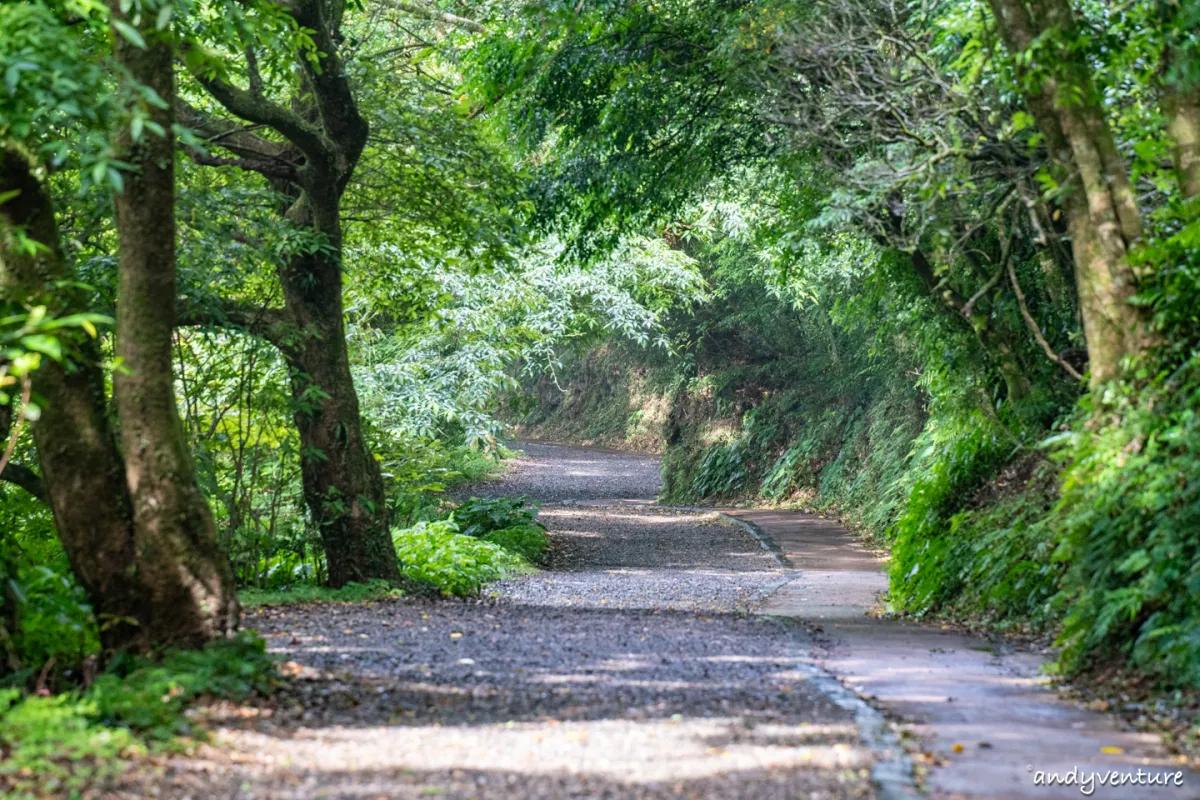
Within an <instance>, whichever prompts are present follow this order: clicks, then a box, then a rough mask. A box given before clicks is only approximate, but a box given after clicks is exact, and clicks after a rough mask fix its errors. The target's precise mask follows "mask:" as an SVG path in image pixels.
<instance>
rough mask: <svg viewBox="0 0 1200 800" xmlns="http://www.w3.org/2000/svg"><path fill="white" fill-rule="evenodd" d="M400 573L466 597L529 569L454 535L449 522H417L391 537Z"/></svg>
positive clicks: (489, 547) (486, 544)
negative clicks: (496, 581)
mask: <svg viewBox="0 0 1200 800" xmlns="http://www.w3.org/2000/svg"><path fill="white" fill-rule="evenodd" d="M392 540H393V541H394V542H395V544H396V554H397V556H399V558H400V571H401V572H402V573H403V574H404V576H405V577H407V578H410V579H412V580H416V581H421V582H423V583H427V584H429V585H431V586H434V587H436V588H437V589H438V590H440V591H441V592H442V593H443V594H447V595H451V596H455V597H468V596H471V595H475V594H478V593H479V590H480V589H481V588H482V587H483V584H485V583H487V582H489V581H495V580H500V579H502V578H504V577H506V576H507V575H509V574H511V573H514V572H521V571H525V570H527V569H528V568H529V567H528V565H527V564H526V563H525V561H524V560H523V559H522V558H521V557H520V556H518V555H516V554H514V553H510V552H508V551H507V550H505V549H504V548H503V547H501V546H499V545H497V544H492V543H491V542H485V541H481V540H480V539H476V538H475V537H473V536H464V535H463V534H461V533H459V532H458V526H457V525H456V524H455V523H454V521H453V520H442V521H440V522H418V523H417V524H416V525H414V526H412V527H411V528H403V529H401V530H397V531H394V532H393V533H392Z"/></svg>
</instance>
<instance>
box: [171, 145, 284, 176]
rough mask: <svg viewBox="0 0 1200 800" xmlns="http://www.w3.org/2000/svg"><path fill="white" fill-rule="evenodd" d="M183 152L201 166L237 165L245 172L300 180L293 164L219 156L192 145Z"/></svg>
mask: <svg viewBox="0 0 1200 800" xmlns="http://www.w3.org/2000/svg"><path fill="white" fill-rule="evenodd" d="M184 152H186V153H187V155H188V158H190V159H191V160H192V161H194V162H196V163H197V164H199V165H201V166H203V167H237V168H238V169H241V170H245V171H247V172H257V173H258V174H260V175H264V176H266V177H268V178H282V179H284V180H288V181H292V182H294V183H298V182H299V181H300V171H299V170H298V169H297V168H296V166H295V165H294V164H288V163H286V162H282V161H270V160H265V159H253V158H219V157H217V156H210V155H208V154H206V153H202V152H200V151H199V150H197V149H195V148H193V147H188V148H185V150H184Z"/></svg>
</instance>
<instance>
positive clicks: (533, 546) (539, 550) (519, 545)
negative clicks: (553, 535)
mask: <svg viewBox="0 0 1200 800" xmlns="http://www.w3.org/2000/svg"><path fill="white" fill-rule="evenodd" d="M483 541H485V542H491V543H492V544H495V545H499V546H500V547H503V548H504V549H505V550H507V551H508V552H510V553H516V554H517V555H519V556H520V557H521V558H523V559H525V560H526V561H528V562H529V563H531V564H537V563H539V562H540V561H541V560H542V559H543V558H544V557H545V555H546V548H548V547H549V546H550V537H549V536H547V535H546V529H545V528H543V527H542V526H541V525H513V526H512V527H508V528H501V529H500V530H498V531H492V532H491V533H487V534H484V536H483Z"/></svg>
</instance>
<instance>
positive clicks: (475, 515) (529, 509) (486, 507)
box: [451, 495, 538, 536]
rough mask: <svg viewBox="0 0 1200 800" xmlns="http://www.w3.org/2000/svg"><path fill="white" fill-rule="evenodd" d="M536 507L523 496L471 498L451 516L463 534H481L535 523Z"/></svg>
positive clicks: (527, 497) (526, 496)
mask: <svg viewBox="0 0 1200 800" xmlns="http://www.w3.org/2000/svg"><path fill="white" fill-rule="evenodd" d="M537 514H538V506H537V504H536V503H534V502H533V501H532V500H530V498H529V496H528V495H525V496H523V497H488V498H478V497H472V498H471V499H470V500H468V501H467V502H465V503H463V504H462V505H461V506H459V507H458V508H456V509H454V514H453V515H452V516H451V518H452V519H453V520H454V523H455V524H456V525H457V526H458V529H459V532H461V533H462V534H463V535H464V536H483V535H484V534H486V533H491V532H492V531H499V530H503V529H504V528H512V527H516V526H522V525H537V523H536V522H535V520H536V519H537Z"/></svg>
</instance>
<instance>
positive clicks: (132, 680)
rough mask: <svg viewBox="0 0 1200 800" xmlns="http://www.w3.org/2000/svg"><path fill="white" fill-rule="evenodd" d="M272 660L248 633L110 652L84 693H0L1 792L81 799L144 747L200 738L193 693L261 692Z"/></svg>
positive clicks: (235, 695)
mask: <svg viewBox="0 0 1200 800" xmlns="http://www.w3.org/2000/svg"><path fill="white" fill-rule="evenodd" d="M276 675H277V673H276V671H275V664H274V661H273V660H272V659H271V657H269V656H268V655H267V653H266V650H265V646H264V644H263V641H262V640H261V639H259V638H258V637H257V636H254V635H252V634H240V635H239V636H237V637H236V638H234V639H228V640H219V641H216V642H213V643H211V644H210V645H208V646H207V647H206V648H205V649H204V650H199V651H197V650H189V651H171V652H167V653H165V654H162V655H161V656H160V657H158V658H134V657H129V656H125V657H118V658H117V659H115V660H114V662H113V663H112V664H111V665H110V666H109V668H108V670H107V671H106V672H104V673H103V674H101V675H99V676H97V677H96V679H95V680H94V681H93V682H92V683H91V685H90V686H88V688H87V689H83V690H74V691H70V692H63V693H60V694H55V695H51V694H43V693H34V694H32V695H24V694H23V693H22V691H21V690H19V689H15V688H14V689H0V790H3V794H4V796H5V797H11V798H14V800H17V799H21V800H24V798H30V799H32V798H36V797H45V796H79V795H80V794H81V793H82V792H84V791H85V790H88V789H95V788H98V787H103V786H104V785H105V784H106V783H107V782H110V781H112V780H113V779H115V778H116V777H117V776H119V774H120V773H121V772H122V771H123V770H124V769H125V767H126V766H128V764H129V762H130V760H131V759H133V758H135V757H137V756H138V755H139V754H145V753H146V752H148V751H151V750H155V749H161V748H164V747H165V748H169V747H173V746H175V745H176V744H179V743H180V742H181V741H182V740H181V738H180V737H187V738H203V737H204V735H205V732H204V730H203V728H201V727H199V726H198V725H197V723H196V721H195V718H194V717H193V715H191V714H189V708H190V707H191V706H192V705H193V704H194V703H195V702H196V701H197V700H199V699H201V698H210V699H225V700H231V701H241V700H245V699H247V698H248V697H251V696H253V695H262V694H267V693H268V692H270V691H271V689H272V687H273V686H274V685H275V682H276Z"/></svg>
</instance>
